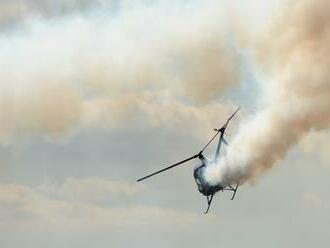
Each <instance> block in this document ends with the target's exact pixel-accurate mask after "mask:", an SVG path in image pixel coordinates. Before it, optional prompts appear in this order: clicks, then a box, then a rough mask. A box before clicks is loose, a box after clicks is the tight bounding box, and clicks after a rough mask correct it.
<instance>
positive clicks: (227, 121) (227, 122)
mask: <svg viewBox="0 0 330 248" xmlns="http://www.w3.org/2000/svg"><path fill="white" fill-rule="evenodd" d="M240 108H241V107H238V109H236V111H235V112H234V113H233V114H232V115H231V116H230V117H229V118H228V120H227V121H226V123H225V125H223V127H224V128H226V127H227V125H228V123H229V121H230V120H231V119H232V118H233V117H234V115H236V113H237V112H238V110H240Z"/></svg>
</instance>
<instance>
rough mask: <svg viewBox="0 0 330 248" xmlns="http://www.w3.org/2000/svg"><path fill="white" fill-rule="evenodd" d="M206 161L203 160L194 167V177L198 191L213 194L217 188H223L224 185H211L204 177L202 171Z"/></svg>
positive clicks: (208, 194)
mask: <svg viewBox="0 0 330 248" xmlns="http://www.w3.org/2000/svg"><path fill="white" fill-rule="evenodd" d="M206 167H207V165H206V163H205V162H203V163H202V164H201V165H199V166H197V167H195V169H194V178H195V181H196V184H197V187H198V191H199V192H200V193H202V194H203V195H205V196H211V195H214V194H215V193H216V192H218V191H219V190H223V189H224V187H223V186H222V185H220V184H216V185H211V184H210V183H209V182H208V181H207V180H206V178H205V176H204V172H205V170H206Z"/></svg>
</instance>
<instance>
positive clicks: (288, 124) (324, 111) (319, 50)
mask: <svg viewBox="0 0 330 248" xmlns="http://www.w3.org/2000/svg"><path fill="white" fill-rule="evenodd" d="M329 9H330V1H329V0H320V1H312V0H302V1H288V2H286V7H285V9H282V14H281V15H279V16H277V17H276V18H275V20H273V23H272V24H271V26H270V27H269V29H268V30H269V33H268V37H267V38H266V40H265V42H264V43H263V44H262V46H259V47H258V48H257V49H258V53H259V54H258V55H259V58H260V57H261V59H260V60H259V62H260V65H261V68H263V69H264V71H265V72H266V73H267V75H268V77H269V78H272V81H271V83H270V84H269V85H266V86H264V88H265V92H264V93H265V94H266V95H267V97H265V98H267V99H268V101H267V103H266V104H265V105H264V106H263V108H262V109H261V110H260V111H259V112H257V114H256V115H255V116H253V117H252V118H251V120H248V121H246V122H245V123H243V124H242V126H241V127H240V129H239V131H238V134H237V136H236V137H235V138H234V139H233V141H232V143H231V145H230V147H229V148H228V151H227V155H226V156H225V157H224V158H223V159H222V160H221V161H220V163H219V164H218V165H217V167H213V168H211V169H210V170H209V171H208V173H207V176H208V178H209V179H210V180H211V181H212V182H213V183H219V182H222V183H224V184H229V183H235V182H236V181H237V180H239V181H240V183H243V182H244V181H246V180H249V179H253V178H255V177H256V176H258V175H260V174H261V173H262V172H264V171H265V170H267V169H269V168H271V167H272V166H274V164H276V162H278V161H279V160H281V159H283V158H284V157H285V155H286V154H287V152H288V151H289V149H290V148H291V147H292V146H293V145H295V144H296V143H297V142H299V141H300V139H301V138H302V137H304V135H306V134H307V133H308V132H309V131H311V130H322V129H326V128H329V127H330V15H329V14H328V11H329ZM259 45H260V44H259Z"/></svg>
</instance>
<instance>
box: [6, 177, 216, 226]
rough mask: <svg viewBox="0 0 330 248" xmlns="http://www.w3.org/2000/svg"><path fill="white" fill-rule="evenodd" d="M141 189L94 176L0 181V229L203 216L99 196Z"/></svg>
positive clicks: (185, 220) (181, 221)
mask: <svg viewBox="0 0 330 248" xmlns="http://www.w3.org/2000/svg"><path fill="white" fill-rule="evenodd" d="M141 190H142V191H144V190H145V189H143V187H140V186H136V185H130V184H127V183H125V182H115V181H109V180H104V179H98V178H85V179H68V180H67V181H65V182H63V183H62V184H60V183H56V184H48V185H39V186H37V187H28V186H25V185H18V184H1V186H0V201H1V207H0V210H1V211H0V213H1V222H0V229H1V230H4V229H6V230H8V229H11V230H13V229H15V228H18V229H19V230H20V231H23V230H24V231H26V232H30V231H31V230H39V231H40V230H43V231H47V230H48V231H51V230H53V231H54V230H57V231H65V230H66V231H69V230H70V231H79V230H81V231H87V230H89V231H93V232H95V231H96V230H103V229H104V228H107V230H108V231H109V232H111V231H115V230H118V228H120V230H121V231H124V230H129V229H132V228H133V229H134V228H142V227H144V226H147V227H151V226H159V225H163V224H167V225H179V226H182V227H184V226H185V227H187V226H188V225H189V223H195V222H199V221H202V219H201V216H200V215H199V214H194V213H187V212H180V211H177V210H173V209H166V208H160V207H154V206H143V205H132V206H125V207H115V206H113V205H111V207H110V206H108V205H107V204H104V202H103V201H99V200H100V199H102V200H104V198H105V197H109V198H111V197H112V196H114V195H117V194H121V196H122V197H125V195H127V194H128V195H130V197H131V196H132V194H137V193H139V192H141ZM95 199H97V201H96V200H95ZM117 200H120V198H119V197H118V198H117ZM210 218H212V217H209V218H207V219H210ZM45 229H46V230H45Z"/></svg>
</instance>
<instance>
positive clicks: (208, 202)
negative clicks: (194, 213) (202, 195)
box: [204, 195, 214, 214]
mask: <svg viewBox="0 0 330 248" xmlns="http://www.w3.org/2000/svg"><path fill="white" fill-rule="evenodd" d="M213 196H214V195H211V196H206V199H207V209H206V211H205V212H204V214H207V213H208V212H209V209H210V206H211V202H212V200H213Z"/></svg>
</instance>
